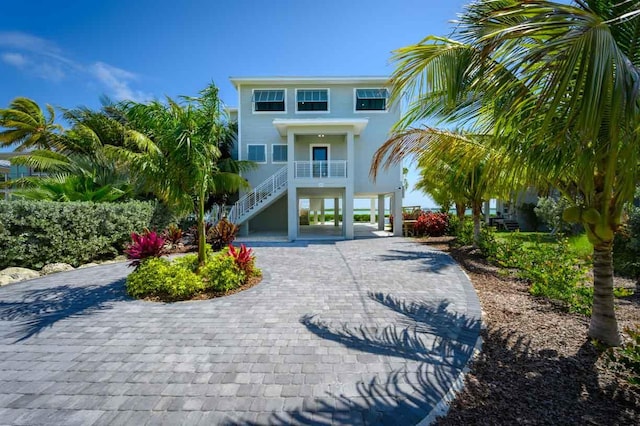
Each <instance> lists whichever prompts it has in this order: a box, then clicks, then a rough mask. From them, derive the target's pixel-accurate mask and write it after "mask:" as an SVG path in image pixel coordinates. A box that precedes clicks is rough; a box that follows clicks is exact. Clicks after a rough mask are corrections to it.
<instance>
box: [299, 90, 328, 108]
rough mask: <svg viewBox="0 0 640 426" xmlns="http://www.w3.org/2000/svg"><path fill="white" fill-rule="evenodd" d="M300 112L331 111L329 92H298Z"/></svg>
mask: <svg viewBox="0 0 640 426" xmlns="http://www.w3.org/2000/svg"><path fill="white" fill-rule="evenodd" d="M296 97H297V108H298V109H297V110H298V111H329V91H328V90H326V89H314V90H302V89H301V90H298V92H297V95H296Z"/></svg>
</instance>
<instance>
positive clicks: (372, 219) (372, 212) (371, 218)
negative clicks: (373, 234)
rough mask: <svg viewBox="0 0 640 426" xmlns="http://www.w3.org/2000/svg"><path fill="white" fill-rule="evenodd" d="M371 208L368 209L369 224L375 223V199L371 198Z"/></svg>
mask: <svg viewBox="0 0 640 426" xmlns="http://www.w3.org/2000/svg"><path fill="white" fill-rule="evenodd" d="M370 201H371V207H370V209H369V223H376V199H375V198H372V199H371V200H370Z"/></svg>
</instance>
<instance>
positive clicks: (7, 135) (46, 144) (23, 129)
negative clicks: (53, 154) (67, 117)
mask: <svg viewBox="0 0 640 426" xmlns="http://www.w3.org/2000/svg"><path fill="white" fill-rule="evenodd" d="M46 109H47V116H45V114H44V112H43V111H42V110H41V109H40V107H39V106H38V104H37V103H36V102H34V101H33V100H31V99H28V98H16V99H14V100H13V101H11V104H9V108H6V109H0V127H3V128H4V130H2V131H0V146H2V147H8V146H12V145H16V144H17V145H18V146H17V147H16V148H15V151H18V152H20V151H25V150H29V149H34V148H42V149H49V148H52V147H53V146H55V145H56V142H57V140H58V137H59V135H60V133H61V132H62V126H60V125H59V124H56V123H55V118H56V115H55V110H54V109H53V107H52V106H51V105H47V106H46Z"/></svg>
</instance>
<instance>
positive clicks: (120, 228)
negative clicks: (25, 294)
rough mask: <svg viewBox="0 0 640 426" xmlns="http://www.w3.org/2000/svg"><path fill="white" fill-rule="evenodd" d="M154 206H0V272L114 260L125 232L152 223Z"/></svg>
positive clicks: (126, 237)
mask: <svg viewBox="0 0 640 426" xmlns="http://www.w3.org/2000/svg"><path fill="white" fill-rule="evenodd" d="M155 206H156V203H154V202H146V201H130V202H126V203H91V202H65V203H62V202H52V201H28V200H16V201H0V269H3V268H6V267H8V266H21V267H25V268H32V269H40V268H42V266H44V265H46V264H47V263H54V262H64V263H69V264H71V265H73V266H78V265H80V264H83V263H87V262H90V261H92V260H96V259H101V258H109V257H114V256H115V255H117V254H118V253H120V252H121V251H122V249H123V247H124V244H125V243H126V242H128V241H129V240H130V233H131V232H133V231H136V232H140V231H142V229H143V228H145V227H153V226H159V227H161V226H163V225H164V224H163V223H159V222H157V220H158V219H159V217H158V216H163V215H162V214H160V215H158V214H157V212H156V213H155V215H154V210H156V207H155Z"/></svg>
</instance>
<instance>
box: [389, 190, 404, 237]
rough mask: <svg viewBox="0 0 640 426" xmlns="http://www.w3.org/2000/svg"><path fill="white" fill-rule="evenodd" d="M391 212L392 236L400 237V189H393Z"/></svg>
mask: <svg viewBox="0 0 640 426" xmlns="http://www.w3.org/2000/svg"><path fill="white" fill-rule="evenodd" d="M391 206H392V208H391V211H392V212H393V236H394V237H402V190H401V189H400V190H395V191H393V196H392V198H391Z"/></svg>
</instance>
